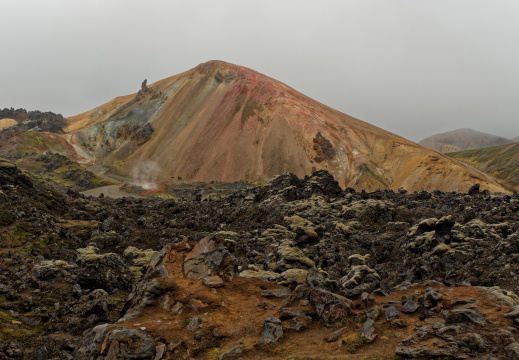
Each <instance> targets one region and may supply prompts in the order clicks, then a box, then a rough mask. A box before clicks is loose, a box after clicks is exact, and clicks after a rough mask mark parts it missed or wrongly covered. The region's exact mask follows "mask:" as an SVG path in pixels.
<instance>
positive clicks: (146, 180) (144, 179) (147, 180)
mask: <svg viewBox="0 0 519 360" xmlns="http://www.w3.org/2000/svg"><path fill="white" fill-rule="evenodd" d="M159 173H160V166H159V164H158V163H157V162H156V161H153V160H144V161H141V162H139V163H138V164H137V165H135V166H134V167H133V169H132V172H131V175H132V183H133V184H134V185H136V186H140V187H142V188H143V189H146V190H151V189H156V188H157V183H156V182H157V177H158V175H159Z"/></svg>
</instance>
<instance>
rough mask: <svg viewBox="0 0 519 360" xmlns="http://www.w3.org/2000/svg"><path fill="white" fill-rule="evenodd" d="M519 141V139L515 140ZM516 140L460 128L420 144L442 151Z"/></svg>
mask: <svg viewBox="0 0 519 360" xmlns="http://www.w3.org/2000/svg"><path fill="white" fill-rule="evenodd" d="M515 141H519V140H515ZM513 142H514V140H510V139H506V138H504V137H501V136H496V135H491V134H486V133H483V132H480V131H476V130H472V129H458V130H454V131H448V132H444V133H441V134H436V135H432V136H429V137H427V138H425V139H423V140H422V141H420V142H418V144H420V145H423V146H427V147H429V148H431V149H434V150H436V151H439V152H441V153H450V152H455V151H464V150H473V149H481V148H487V147H491V146H499V145H506V144H511V143H513Z"/></svg>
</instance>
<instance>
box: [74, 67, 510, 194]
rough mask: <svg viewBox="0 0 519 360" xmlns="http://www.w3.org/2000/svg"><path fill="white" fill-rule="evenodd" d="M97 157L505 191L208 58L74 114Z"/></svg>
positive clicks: (199, 171) (220, 173)
mask: <svg viewBox="0 0 519 360" xmlns="http://www.w3.org/2000/svg"><path fill="white" fill-rule="evenodd" d="M67 121H68V127H67V129H66V131H68V132H71V133H73V134H74V143H76V144H78V145H80V146H82V147H83V148H85V149H86V150H87V151H89V152H91V153H92V154H93V155H94V157H95V159H96V162H97V164H96V165H97V166H99V167H101V166H102V167H105V168H108V169H109V171H111V172H113V173H118V174H120V175H126V176H128V175H129V174H130V173H131V169H132V168H134V167H135V166H137V165H138V164H139V163H140V162H142V161H154V162H156V163H157V164H158V165H159V166H160V169H161V176H162V177H163V178H166V177H167V178H175V179H176V178H178V177H180V178H182V179H183V180H196V181H211V180H217V181H237V180H256V179H269V178H271V177H272V176H274V175H277V174H280V173H285V172H293V173H295V174H296V175H298V176H300V177H301V176H304V175H307V174H311V173H312V172H313V171H315V170H320V169H326V170H328V171H329V172H330V173H332V174H333V175H334V177H335V178H336V179H337V181H339V183H340V185H341V186H343V187H347V186H351V187H353V188H356V189H365V190H375V189H396V188H399V187H404V188H406V189H408V190H423V189H425V190H434V189H439V190H445V191H451V190H461V191H466V190H467V189H468V188H469V187H470V186H471V185H473V184H474V183H481V185H482V188H487V189H489V190H491V191H504V190H503V188H502V187H501V186H500V185H499V184H497V183H496V182H495V181H494V180H493V179H492V178H490V177H489V176H487V175H484V174H482V173H481V172H479V171H477V170H475V169H474V168H472V167H470V166H468V165H464V164H462V163H460V162H458V161H456V160H453V159H450V158H448V157H445V156H443V155H441V154H439V153H437V152H435V151H432V150H431V149H428V148H425V147H423V146H420V145H417V144H415V143H413V142H411V141H408V140H406V139H404V138H402V137H400V136H397V135H395V134H392V133H390V132H387V131H385V130H382V129H380V128H378V127H376V126H373V125H370V124H368V123H365V122H363V121H360V120H358V119H355V118H353V117H351V116H348V115H345V114H343V113H341V112H339V111H336V110H334V109H332V108H329V107H327V106H325V105H323V104H321V103H319V102H317V101H315V100H313V99H311V98H309V97H307V96H305V95H303V94H301V93H299V92H297V91H295V90H294V89H292V88H290V87H288V86H286V85H285V84H283V83H281V82H279V81H277V80H275V79H272V78H269V77H267V76H265V75H262V74H260V73H258V72H255V71H253V70H250V69H247V68H244V67H241V66H236V65H232V64H228V63H225V62H222V61H210V62H207V63H203V64H200V65H199V66H197V67H196V68H194V69H191V70H189V71H187V72H184V73H182V74H179V75H175V76H173V77H170V78H167V79H164V80H161V81H159V82H156V83H155V84H153V85H150V86H149V87H147V86H146V85H145V84H143V86H142V89H141V91H139V93H137V94H134V95H128V96H124V97H118V98H115V99H113V100H112V101H110V102H108V103H106V104H104V105H102V106H100V107H97V108H95V109H93V110H91V111H88V112H86V113H83V114H80V115H77V116H73V117H70V118H68V119H67Z"/></svg>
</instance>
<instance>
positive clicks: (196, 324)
mask: <svg viewBox="0 0 519 360" xmlns="http://www.w3.org/2000/svg"><path fill="white" fill-rule="evenodd" d="M201 326H202V320H200V318H198V317H196V316H194V317H192V318H190V319H189V322H188V323H187V326H186V329H188V330H191V331H196V330H197V329H199V328H200V327H201Z"/></svg>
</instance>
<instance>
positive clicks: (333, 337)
mask: <svg viewBox="0 0 519 360" xmlns="http://www.w3.org/2000/svg"><path fill="white" fill-rule="evenodd" d="M344 330H346V328H342V329H339V330H337V331H334V332H333V333H332V334H331V335H330V336H328V339H326V341H327V342H335V341H337V340H339V338H340V337H341V335H342V333H343V332H344Z"/></svg>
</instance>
